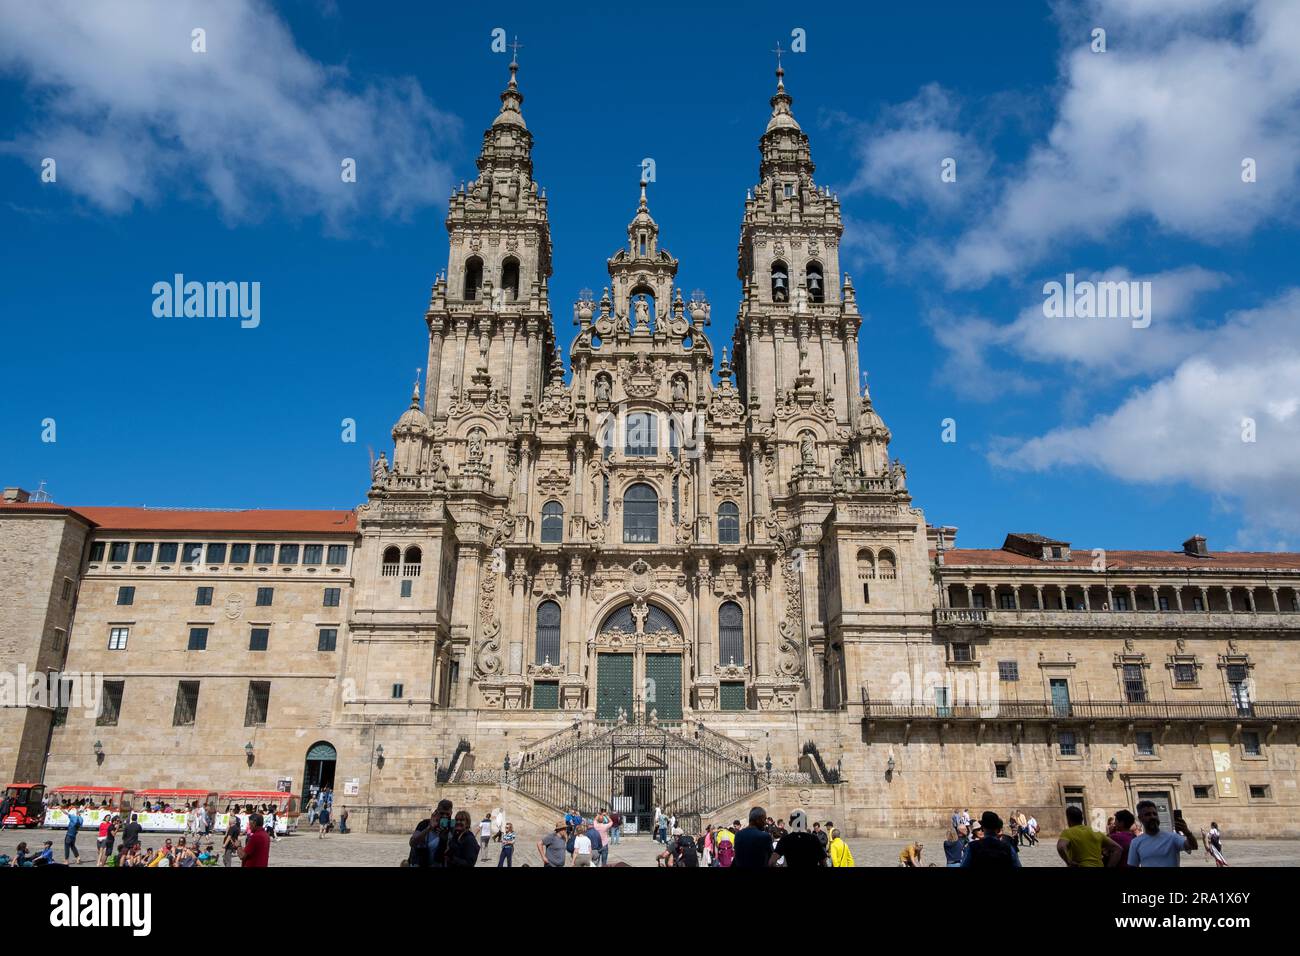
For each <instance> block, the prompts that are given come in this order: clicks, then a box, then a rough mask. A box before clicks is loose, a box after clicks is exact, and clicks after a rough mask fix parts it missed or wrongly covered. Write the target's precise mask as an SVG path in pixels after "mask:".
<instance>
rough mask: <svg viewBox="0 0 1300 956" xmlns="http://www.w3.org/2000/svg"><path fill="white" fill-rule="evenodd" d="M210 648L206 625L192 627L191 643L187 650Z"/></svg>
mask: <svg viewBox="0 0 1300 956" xmlns="http://www.w3.org/2000/svg"><path fill="white" fill-rule="evenodd" d="M207 649H208V629H207V628H206V627H192V628H190V643H189V646H188V647H186V650H190V651H206V650H207Z"/></svg>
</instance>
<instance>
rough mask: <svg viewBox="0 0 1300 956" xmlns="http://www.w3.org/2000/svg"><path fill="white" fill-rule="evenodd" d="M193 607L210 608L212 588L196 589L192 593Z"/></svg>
mask: <svg viewBox="0 0 1300 956" xmlns="http://www.w3.org/2000/svg"><path fill="white" fill-rule="evenodd" d="M194 605H195V607H211V606H212V588H196V589H195V591H194Z"/></svg>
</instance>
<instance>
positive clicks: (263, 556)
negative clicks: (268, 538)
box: [253, 544, 275, 564]
mask: <svg viewBox="0 0 1300 956" xmlns="http://www.w3.org/2000/svg"><path fill="white" fill-rule="evenodd" d="M274 560H275V545H273V544H259V545H258V546H257V548H256V550H255V551H254V552H253V563H254V564H270V563H271V562H272V561H274Z"/></svg>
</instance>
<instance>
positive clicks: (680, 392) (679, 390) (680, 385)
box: [673, 376, 686, 402]
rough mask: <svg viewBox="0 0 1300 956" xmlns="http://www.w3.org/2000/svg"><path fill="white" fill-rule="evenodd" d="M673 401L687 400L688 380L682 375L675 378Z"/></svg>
mask: <svg viewBox="0 0 1300 956" xmlns="http://www.w3.org/2000/svg"><path fill="white" fill-rule="evenodd" d="M673 401H674V402H684V401H686V380H685V379H684V378H682V377H681V376H678V377H676V378H674V379H673Z"/></svg>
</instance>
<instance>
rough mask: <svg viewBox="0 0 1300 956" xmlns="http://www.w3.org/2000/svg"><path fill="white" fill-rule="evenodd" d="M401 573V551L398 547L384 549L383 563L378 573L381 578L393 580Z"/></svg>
mask: <svg viewBox="0 0 1300 956" xmlns="http://www.w3.org/2000/svg"><path fill="white" fill-rule="evenodd" d="M401 572H402V549H401V548H398V547H388V548H384V563H383V567H381V568H380V570H379V573H380V575H381V576H382V577H386V578H395V577H397V576H398V575H399V574H400V573H401Z"/></svg>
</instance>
